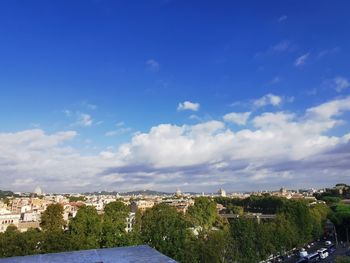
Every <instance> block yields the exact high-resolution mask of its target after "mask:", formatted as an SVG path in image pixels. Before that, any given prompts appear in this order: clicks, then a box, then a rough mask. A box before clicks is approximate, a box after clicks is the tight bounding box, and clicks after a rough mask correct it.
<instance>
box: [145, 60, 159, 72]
mask: <svg viewBox="0 0 350 263" xmlns="http://www.w3.org/2000/svg"><path fill="white" fill-rule="evenodd" d="M146 66H147V68H148V69H149V70H151V71H153V72H157V71H159V68H160V65H159V63H158V61H156V60H154V59H149V60H147V61H146Z"/></svg>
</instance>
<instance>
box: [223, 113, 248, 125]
mask: <svg viewBox="0 0 350 263" xmlns="http://www.w3.org/2000/svg"><path fill="white" fill-rule="evenodd" d="M250 114H251V112H231V113H227V114H225V115H224V117H223V119H224V120H225V121H227V122H232V123H235V124H237V125H245V124H246V123H247V120H248V118H249V116H250Z"/></svg>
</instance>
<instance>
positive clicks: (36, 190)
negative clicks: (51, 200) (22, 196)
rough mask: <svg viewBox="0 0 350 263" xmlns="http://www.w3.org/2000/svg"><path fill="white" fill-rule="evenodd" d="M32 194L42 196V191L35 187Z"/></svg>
mask: <svg viewBox="0 0 350 263" xmlns="http://www.w3.org/2000/svg"><path fill="white" fill-rule="evenodd" d="M33 193H34V194H37V195H42V193H43V191H42V190H41V188H40V187H39V186H37V187H35V189H34V191H33Z"/></svg>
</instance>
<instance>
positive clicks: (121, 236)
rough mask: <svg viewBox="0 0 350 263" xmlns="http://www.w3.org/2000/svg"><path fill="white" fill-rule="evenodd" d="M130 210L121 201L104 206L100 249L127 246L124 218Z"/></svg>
mask: <svg viewBox="0 0 350 263" xmlns="http://www.w3.org/2000/svg"><path fill="white" fill-rule="evenodd" d="M129 211H130V208H129V207H128V206H127V205H125V204H124V203H123V202H121V201H116V202H111V203H109V204H107V205H106V207H105V209H104V215H103V223H102V240H101V244H102V247H115V246H123V245H128V244H129V241H128V236H127V234H126V231H125V228H126V218H127V217H128V215H129Z"/></svg>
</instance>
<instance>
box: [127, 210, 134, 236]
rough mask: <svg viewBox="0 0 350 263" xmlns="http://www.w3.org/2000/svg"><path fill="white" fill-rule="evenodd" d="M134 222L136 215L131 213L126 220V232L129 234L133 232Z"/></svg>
mask: <svg viewBox="0 0 350 263" xmlns="http://www.w3.org/2000/svg"><path fill="white" fill-rule="evenodd" d="M134 222H135V213H133V212H130V213H129V216H128V217H127V218H126V228H125V231H126V232H127V233H128V232H131V231H132V229H133V225H134Z"/></svg>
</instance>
